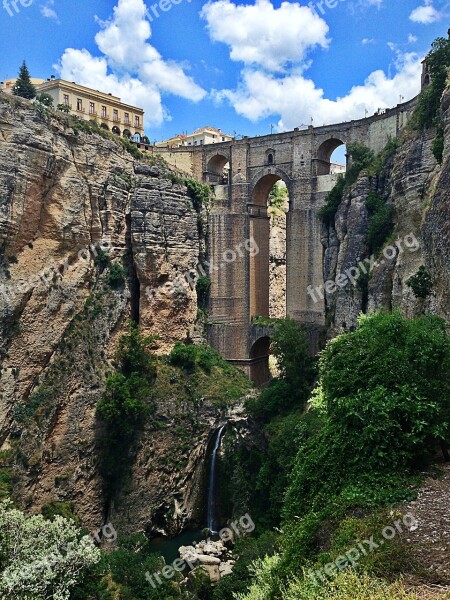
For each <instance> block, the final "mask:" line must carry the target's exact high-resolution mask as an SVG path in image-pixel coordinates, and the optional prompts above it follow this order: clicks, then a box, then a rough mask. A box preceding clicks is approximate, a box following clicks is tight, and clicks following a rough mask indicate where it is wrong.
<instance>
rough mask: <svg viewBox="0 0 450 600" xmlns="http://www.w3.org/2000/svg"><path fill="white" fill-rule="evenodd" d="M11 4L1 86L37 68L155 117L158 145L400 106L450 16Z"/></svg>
mask: <svg viewBox="0 0 450 600" xmlns="http://www.w3.org/2000/svg"><path fill="white" fill-rule="evenodd" d="M22 1H23V2H24V4H28V2H29V1H30V0H22ZM2 2H3V0H0V27H1V36H0V51H1V67H0V79H5V78H7V77H13V76H15V75H16V73H17V70H18V67H19V66H20V63H21V61H22V60H23V59H26V61H27V64H28V66H29V69H30V72H31V74H32V75H33V76H35V77H48V76H50V74H52V73H54V74H56V75H61V76H63V77H64V78H67V79H70V80H71V81H72V80H75V81H78V82H79V83H82V84H84V85H90V86H92V87H96V88H97V89H102V90H104V91H107V92H111V93H114V94H117V95H119V96H121V97H122V99H123V100H124V101H127V102H130V103H136V104H138V105H140V106H143V107H144V109H145V110H146V131H147V134H148V135H149V137H150V138H151V139H152V141H153V140H155V139H156V140H161V139H166V138H168V137H170V136H171V135H175V134H176V133H179V132H182V131H192V130H193V129H195V128H197V127H200V126H203V125H213V126H215V127H221V128H222V130H224V131H226V132H227V133H231V134H233V133H234V132H236V133H237V134H241V135H258V134H266V133H269V132H270V126H271V124H272V125H274V130H283V129H292V128H293V127H294V126H297V125H302V124H309V123H310V122H311V118H313V119H314V121H313V122H314V124H315V125H322V124H323V123H330V122H339V121H341V120H345V119H351V118H359V117H362V116H364V114H365V111H366V110H368V112H369V114H370V113H372V112H374V111H375V110H376V109H377V108H379V107H387V106H393V105H395V104H397V103H398V102H399V99H400V96H404V97H405V99H408V98H410V97H412V96H413V95H415V93H417V91H418V88H419V80H420V77H419V74H420V60H421V58H423V56H424V54H426V52H427V51H428V50H429V47H430V44H431V42H432V41H433V40H434V39H435V38H436V37H437V36H446V33H447V28H448V26H449V19H448V16H449V15H450V6H449V2H447V1H444V0H433V1H432V0H328V6H329V7H330V8H328V6H327V4H326V3H325V1H324V2H323V4H322V9H323V14H322V11H321V9H320V7H319V6H318V4H319V2H320V0H313V1H312V2H310V3H309V7H308V3H307V2H283V3H281V2H279V1H276V2H272V3H271V2H269V0H257V1H256V2H254V1H253V0H248V3H246V2H239V1H238V0H235V1H232V0H212V1H210V2H208V3H205V2H203V1H202V0H191V1H189V0H175V1H173V0H160V2H162V4H160V6H162V7H163V8H164V7H165V8H166V9H168V10H166V11H164V10H162V9H161V8H160V7H158V6H157V7H156V9H155V10H156V11H157V13H158V16H155V10H153V11H152V9H151V6H152V5H154V4H155V3H154V2H153V0H152V2H150V1H148V2H147V3H146V4H144V0H116V1H113V0H112V1H106V0H90V1H89V2H87V1H84V0H79V1H78V2H67V1H64V0H33V2H32V4H31V6H23V5H22V4H21V2H20V0H19V1H18V2H17V6H18V9H19V10H18V12H16V11H15V10H14V8H13V6H12V5H11V0H5V2H7V4H8V5H7V7H6V8H5V7H4V6H3V7H2V6H1V3H2ZM164 3H166V4H164ZM333 4H335V6H334V8H333ZM8 7H9V8H8ZM8 10H9V12H11V13H12V14H13V16H10V14H9V12H8ZM150 19H151V22H150Z"/></svg>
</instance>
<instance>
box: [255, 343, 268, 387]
mask: <svg viewBox="0 0 450 600" xmlns="http://www.w3.org/2000/svg"><path fill="white" fill-rule="evenodd" d="M269 355H270V337H268V336H264V337H260V338H258V339H257V340H256V342H254V344H253V345H252V347H251V349H250V379H251V380H252V381H253V382H254V383H255V384H256V385H258V386H261V385H264V384H267V383H268V382H269V380H270V370H269Z"/></svg>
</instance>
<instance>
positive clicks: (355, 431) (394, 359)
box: [285, 312, 450, 518]
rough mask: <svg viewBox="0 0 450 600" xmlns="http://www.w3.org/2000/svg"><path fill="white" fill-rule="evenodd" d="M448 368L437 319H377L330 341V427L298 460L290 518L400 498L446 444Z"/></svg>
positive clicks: (326, 382)
mask: <svg viewBox="0 0 450 600" xmlns="http://www.w3.org/2000/svg"><path fill="white" fill-rule="evenodd" d="M449 367H450V338H449V336H448V334H447V332H446V329H445V324H444V323H443V321H441V320H440V319H437V318H434V317H424V318H422V319H414V320H408V319H405V318H404V317H402V316H401V315H400V314H399V313H398V312H395V313H393V314H387V313H378V314H374V315H371V316H370V317H362V318H361V319H360V324H359V327H358V329H357V330H356V331H355V332H353V333H349V334H345V335H341V336H340V337H338V338H336V339H335V340H333V341H332V342H330V343H329V344H328V346H327V348H326V350H325V351H324V353H323V355H322V357H321V361H320V384H321V387H322V392H323V397H324V401H325V404H326V407H327V423H326V425H325V426H324V428H323V429H322V430H321V431H320V432H319V434H318V436H317V437H316V439H314V440H312V441H311V444H310V445H307V446H306V447H305V448H303V449H302V450H300V452H299V454H298V456H297V461H296V466H295V468H294V471H293V475H292V483H291V488H290V490H289V492H288V494H287V498H286V506H285V514H286V516H287V517H290V518H292V516H293V515H302V514H305V513H306V512H308V511H309V510H313V509H314V507H317V506H319V505H322V506H323V503H324V502H325V499H326V498H332V497H333V496H334V495H336V494H337V493H339V492H341V494H343V495H344V496H345V497H346V499H347V500H348V501H350V502H352V501H356V502H357V503H358V502H375V503H377V502H380V501H382V500H383V496H384V492H383V489H386V495H385V497H384V499H386V498H387V497H390V496H392V494H394V496H395V494H396V492H395V490H396V489H400V488H401V487H402V485H401V478H403V477H404V476H405V475H407V474H410V473H411V472H412V471H413V470H414V469H415V468H416V467H419V466H420V465H422V464H423V462H424V460H425V458H426V457H427V456H429V455H430V454H431V453H432V452H433V451H434V449H435V446H436V443H437V442H439V441H441V440H445V439H447V438H448V437H449V434H450V381H449V378H448V372H449ZM377 480H379V483H378V484H375V482H376V481H377ZM348 486H350V487H348ZM377 486H378V487H377ZM344 489H345V492H344ZM400 495H401V494H400Z"/></svg>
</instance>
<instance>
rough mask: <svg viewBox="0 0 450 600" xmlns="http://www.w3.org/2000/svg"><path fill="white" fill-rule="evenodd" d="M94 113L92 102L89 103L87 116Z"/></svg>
mask: <svg viewBox="0 0 450 600" xmlns="http://www.w3.org/2000/svg"><path fill="white" fill-rule="evenodd" d="M94 112H95V104H94V103H93V102H89V114H90V115H93V114H94Z"/></svg>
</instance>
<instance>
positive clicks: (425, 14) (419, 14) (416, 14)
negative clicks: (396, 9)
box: [409, 0, 443, 25]
mask: <svg viewBox="0 0 450 600" xmlns="http://www.w3.org/2000/svg"><path fill="white" fill-rule="evenodd" d="M442 17H443V15H442V14H441V13H440V12H439V11H438V10H437V9H436V8H434V6H433V2H432V0H425V3H424V5H423V6H418V7H417V8H415V9H414V10H413V11H412V13H411V14H410V15H409V18H410V20H411V21H414V23H422V24H423V25H429V24H430V23H435V22H436V21H440V20H441V19H442Z"/></svg>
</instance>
